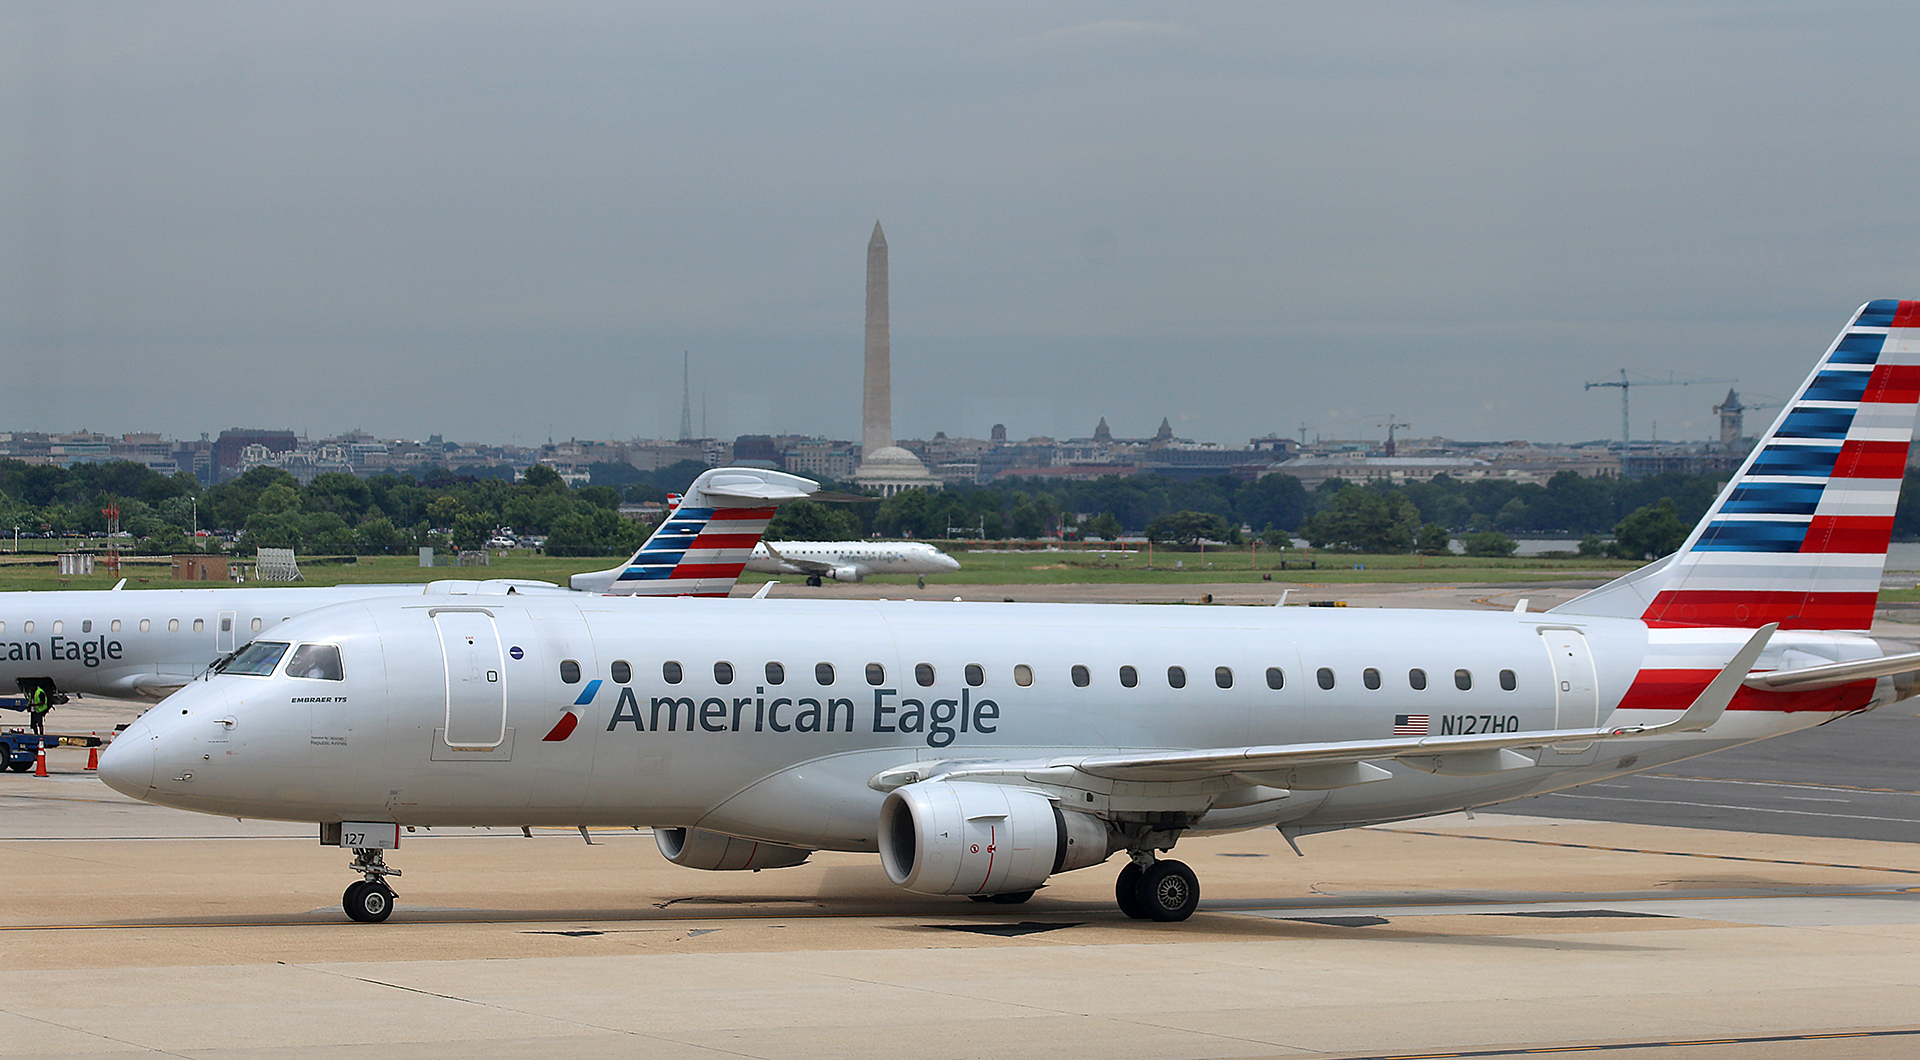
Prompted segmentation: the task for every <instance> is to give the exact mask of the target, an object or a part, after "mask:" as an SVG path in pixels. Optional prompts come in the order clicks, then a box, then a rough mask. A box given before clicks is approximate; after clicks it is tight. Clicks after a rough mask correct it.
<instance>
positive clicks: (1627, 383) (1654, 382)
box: [1584, 368, 1739, 449]
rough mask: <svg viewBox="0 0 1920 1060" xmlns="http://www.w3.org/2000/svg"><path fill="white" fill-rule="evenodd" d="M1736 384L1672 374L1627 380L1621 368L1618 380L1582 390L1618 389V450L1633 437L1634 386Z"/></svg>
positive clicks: (1605, 381)
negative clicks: (1630, 401) (1630, 420)
mask: <svg viewBox="0 0 1920 1060" xmlns="http://www.w3.org/2000/svg"><path fill="white" fill-rule="evenodd" d="M1737 382H1739V380H1738V379H1675V378H1673V375H1672V373H1668V375H1667V378H1665V379H1629V378H1628V377H1627V370H1626V369H1625V368H1622V369H1620V378H1618V379H1600V380H1596V381H1594V382H1591V383H1588V384H1587V385H1586V387H1585V388H1584V389H1587V390H1592V389H1593V388H1594V387H1597V386H1613V387H1619V388H1620V448H1622V449H1625V448H1626V447H1627V443H1628V441H1629V440H1631V439H1632V438H1633V435H1632V434H1630V433H1629V432H1628V430H1627V394H1628V393H1629V392H1630V391H1631V390H1632V388H1634V387H1636V386H1692V385H1693V384H1695V383H1737Z"/></svg>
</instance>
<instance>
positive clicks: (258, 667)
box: [220, 640, 287, 677]
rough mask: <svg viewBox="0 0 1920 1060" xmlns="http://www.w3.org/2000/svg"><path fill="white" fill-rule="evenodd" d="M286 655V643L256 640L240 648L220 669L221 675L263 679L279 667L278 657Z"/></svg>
mask: <svg viewBox="0 0 1920 1060" xmlns="http://www.w3.org/2000/svg"><path fill="white" fill-rule="evenodd" d="M286 653H287V642H286V641H283V640H256V641H254V642H253V643H252V644H249V645H247V646H246V647H244V648H241V649H240V651H239V652H238V653H236V654H235V655H234V657H233V658H231V659H229V660H227V664H226V665H225V666H222V667H220V672H221V673H223V674H245V675H247V676H250V677H265V676H266V675H268V674H270V673H272V672H273V668H274V667H276V666H278V665H280V657H281V656H283V655H285V654H286Z"/></svg>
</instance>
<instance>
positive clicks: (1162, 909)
mask: <svg viewBox="0 0 1920 1060" xmlns="http://www.w3.org/2000/svg"><path fill="white" fill-rule="evenodd" d="M1113 898H1114V901H1116V902H1118V903H1119V905H1120V911H1121V912H1122V913H1125V914H1127V915H1128V916H1130V917H1132V918H1133V919H1135V920H1159V921H1163V922H1172V921H1176V920H1185V919H1186V918H1188V917H1190V916H1192V915H1193V911H1194V909H1195V908H1197V907H1198V906H1199V905H1200V878H1199V877H1198V876H1195V875H1194V874H1193V870H1192V869H1190V868H1188V867H1187V866H1186V864H1185V863H1184V862H1179V861H1174V860H1171V859H1168V860H1165V861H1163V860H1160V859H1159V858H1156V857H1154V856H1153V855H1152V854H1151V853H1147V854H1136V855H1135V856H1134V859H1133V860H1132V861H1130V862H1128V863H1127V867H1126V868H1124V869H1121V870H1120V878H1119V879H1118V880H1115V881H1114V884H1113Z"/></svg>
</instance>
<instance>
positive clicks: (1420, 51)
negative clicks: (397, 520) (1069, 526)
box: [0, 2, 1920, 444]
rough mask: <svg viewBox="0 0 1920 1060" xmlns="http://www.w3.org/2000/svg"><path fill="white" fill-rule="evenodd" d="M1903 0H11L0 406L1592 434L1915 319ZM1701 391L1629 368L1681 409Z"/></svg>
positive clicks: (1076, 429)
mask: <svg viewBox="0 0 1920 1060" xmlns="http://www.w3.org/2000/svg"><path fill="white" fill-rule="evenodd" d="M1916 53H1920V9H1916V8H1915V7H1914V6H1913V5H1911V4H1908V3H1885V4H1872V3H1833V2H1817V3H1727V4H1685V3H1645V4H1642V3H1618V4H1598V3H1595V4H1543V3H1483V4H1456V3H1447V4H1422V3H1407V4H1380V3H1354V2H1330V3H1274V2H1260V3H1247V4H1209V5H1162V4H1075V3H1060V4H1037V5H1036V4H1031V3H1019V4H991V3H966V4H953V5H943V4H872V5H857V4H850V3H834V4H795V3H776V4H697V5H695V4H664V5H655V4H641V3H606V4H548V3H541V4H508V3H495V4H485V3H459V4H454V3H445V4H405V5H396V4H390V3H372V4H353V3H328V4H273V3H232V4H225V3H169V4H153V3H109V4H98V3H75V2H63V3H45V4H42V3H32V2H16V3H12V4H8V5H6V6H5V7H0V136H3V137H4V141H3V142H4V143H5V144H7V145H9V146H8V148H7V150H5V151H4V152H0V350H4V354H5V364H6V379H5V383H4V386H0V429H13V430H72V429H77V428H80V427H83V426H84V427H89V428H92V429H95V430H102V431H109V432H113V433H119V432H122V431H129V430H159V431H164V432H166V433H168V434H171V435H175V436H182V437H197V436H198V434H199V433H200V432H202V431H210V432H218V431H219V430H221V429H223V428H225V427H229V426H237V425H246V426H261V427H281V426H289V427H292V428H294V429H295V430H299V431H304V432H307V433H309V434H311V435H313V436H315V437H318V436H321V435H324V434H330V433H334V432H337V431H340V430H343V429H347V428H352V427H363V428H365V429H367V430H369V431H372V432H374V433H375V434H377V435H381V436H386V437H424V436H425V435H427V434H429V433H440V434H444V435H446V436H447V437H449V438H459V439H463V440H467V439H471V440H490V441H513V440H517V441H519V442H521V443H530V442H533V441H536V440H544V439H545V438H546V437H547V435H548V434H549V433H552V434H554V435H557V436H560V437H569V436H574V437H581V438H629V437H636V436H638V437H653V436H660V435H671V434H677V433H678V426H679V413H680V354H681V351H682V350H683V349H684V350H690V351H691V352H692V358H693V364H694V369H693V374H694V393H695V397H694V401H695V427H696V429H697V428H699V427H700V425H701V416H702V412H701V404H702V401H703V399H704V406H705V413H704V415H705V422H706V425H707V429H708V430H709V431H710V433H712V434H714V435H718V436H723V437H730V436H732V435H736V434H741V433H750V432H766V431H795V432H804V433H816V434H825V435H829V436H833V437H838V438H858V437H859V388H860V343H861V334H862V330H861V321H862V295H863V292H862V282H863V275H864V255H865V247H866V240H867V235H868V233H869V231H870V230H871V228H872V225H873V222H874V220H875V219H876V218H878V219H880V220H881V221H882V222H883V223H884V225H885V227H886V231H887V235H888V238H889V241H890V243H891V247H892V264H893V271H892V287H893V350H894V364H893V372H894V381H895V389H894V424H895V430H896V432H897V433H898V434H900V435H901V436H902V437H927V436H931V435H932V434H933V433H934V432H935V431H946V432H947V433H948V434H951V435H972V436H984V435H985V434H986V433H987V431H988V429H989V428H990V427H991V425H992V424H994V423H1004V424H1006V426H1007V428H1008V431H1009V433H1010V434H1012V435H1013V436H1014V437H1016V438H1023V437H1027V436H1030V435H1043V434H1044V435H1054V436H1058V437H1067V436H1075V435H1086V434H1088V433H1091V431H1092V428H1093V425H1094V422H1095V421H1096V420H1097V419H1098V418H1099V417H1100V416H1102V415H1104V416H1106V417H1107V420H1108V422H1109V424H1111V426H1112V428H1113V430H1114V432H1115V434H1117V435H1122V436H1129V435H1145V434H1150V433H1151V432H1152V431H1153V429H1154V427H1156V426H1157V425H1158V423H1159V421H1160V418H1161V417H1162V416H1163V415H1164V416H1168V417H1170V418H1171V419H1172V421H1173V423H1174V425H1175V428H1176V430H1177V432H1178V433H1180V434H1182V435H1186V436H1192V437H1197V438H1201V439H1209V440H1219V441H1224V442H1228V443H1232V444H1239V443H1241V442H1243V441H1244V440H1245V439H1247V438H1249V437H1252V436H1255V435H1261V434H1266V433H1269V432H1275V431H1278V432H1282V433H1294V432H1295V431H1296V430H1297V429H1298V428H1299V427H1300V426H1301V425H1303V424H1304V425H1305V426H1306V427H1307V428H1308V430H1309V432H1310V435H1311V433H1321V434H1325V435H1327V436H1329V437H1332V436H1340V437H1379V436H1380V435H1382V434H1383V433H1384V432H1383V431H1382V430H1381V429H1380V428H1379V427H1378V426H1376V425H1377V424H1379V423H1381V422H1383V421H1384V420H1385V419H1386V418H1387V416H1388V415H1389V414H1394V415H1397V417H1398V418H1399V419H1400V420H1401V421H1403V422H1410V423H1412V424H1413V430H1412V432H1411V433H1413V434H1416V435H1420V436H1425V435H1431V434H1445V435H1450V436H1453V437H1456V438H1476V439H1504V438H1538V439H1546V440H1560V441H1575V440H1584V439H1593V438H1610V437H1614V436H1616V435H1617V434H1618V431H1619V426H1618V424H1619V392H1618V391H1617V390H1596V391H1591V392H1585V391H1583V390H1582V388H1581V383H1583V382H1585V381H1588V380H1594V379H1599V378H1602V377H1604V376H1607V375H1609V374H1615V373H1617V371H1618V370H1619V369H1620V368H1627V369H1629V370H1630V371H1633V372H1636V373H1641V374H1644V375H1647V376H1655V375H1658V376H1665V374H1666V373H1668V372H1669V371H1671V372H1674V373H1677V374H1678V375H1679V376H1680V377H1683V378H1685V377H1710V378H1728V377H1737V378H1738V379H1739V384H1738V385H1739V388H1740V390H1741V391H1742V393H1743V394H1744V395H1746V396H1748V397H1749V398H1750V399H1759V398H1765V397H1769V396H1770V397H1773V398H1775V399H1778V398H1784V397H1786V396H1787V395H1788V394H1789V393H1790V392H1791V391H1792V389H1793V387H1794V386H1795V385H1797V384H1798V382H1799V381H1800V379H1801V377H1802V376H1803V375H1804V374H1805V372H1806V370H1807V368H1808V367H1809V366H1810V365H1811V363H1812V361H1813V358H1814V357H1815V356H1816V355H1817V354H1818V353H1819V352H1820V350H1821V349H1823V348H1824V346H1825V344H1826V343H1827V342H1828V341H1829V340H1830V339H1831V337H1832V335H1833V334H1834V332H1835V331H1836V330H1837V329H1838V327H1839V326H1840V324H1842V323H1843V322H1844V320H1845V317H1846V315H1847V314H1848V313H1849V312H1850V311H1851V310H1852V309H1853V308H1854V307H1855V306H1856V305H1858V304H1859V303H1860V302H1862V301H1864V300H1866V299H1869V298H1882V297H1903V296H1904V297H1920V224H1916V194H1917V193H1916V190H1915V184H1916V178H1915V175H1916V173H1920V165H1916V163H1920V135H1917V134H1920V128H1916V126H1917V125H1920V121H1917V120H1916V109H1917V108H1916V103H1920V92H1917V91H1916V87H1915V76H1914V73H1913V66H1914V61H1913V56H1914V55H1915V54H1916ZM1725 389H1726V387H1725V385H1719V386H1713V385H1702V386H1693V387H1661V388H1651V387H1650V388H1645V389H1636V390H1635V391H1634V394H1633V403H1634V410H1635V412H1634V431H1635V434H1636V436H1637V437H1641V438H1644V437H1646V436H1647V433H1648V431H1649V430H1650V429H1651V428H1652V426H1653V422H1654V421H1655V420H1657V421H1658V424H1659V430H1660V434H1661V435H1662V436H1663V437H1667V438H1676V437H1678V438H1700V437H1706V436H1707V435H1708V434H1710V433H1712V432H1713V427H1712V416H1711V414H1710V412H1709V406H1711V405H1712V404H1714V403H1715V402H1716V401H1718V400H1719V398H1720V397H1721V396H1722V395H1723V394H1724V392H1725Z"/></svg>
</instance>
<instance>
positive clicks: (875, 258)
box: [860, 221, 893, 455]
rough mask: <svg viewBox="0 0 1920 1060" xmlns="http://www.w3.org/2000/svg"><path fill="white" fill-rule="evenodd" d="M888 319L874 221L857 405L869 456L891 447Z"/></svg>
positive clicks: (883, 245)
mask: <svg viewBox="0 0 1920 1060" xmlns="http://www.w3.org/2000/svg"><path fill="white" fill-rule="evenodd" d="M888 334H889V324H888V320H887V234H886V233H885V232H882V231H880V222H878V221H875V222H873V238H872V239H869V240H867V378H866V386H865V389H864V390H863V391H862V398H861V405H860V446H861V450H862V451H863V452H865V453H867V454H868V455H872V454H874V453H877V452H879V451H880V450H882V449H885V448H886V447H888V446H890V445H892V444H893V368H892V363H893V362H892V357H893V350H892V343H891V340H890V339H889V338H888Z"/></svg>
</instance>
